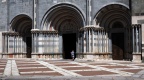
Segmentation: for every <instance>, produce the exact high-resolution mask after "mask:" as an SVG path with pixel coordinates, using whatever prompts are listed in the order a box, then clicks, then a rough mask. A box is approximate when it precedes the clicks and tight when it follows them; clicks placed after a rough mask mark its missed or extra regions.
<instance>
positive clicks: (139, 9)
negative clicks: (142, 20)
mask: <svg viewBox="0 0 144 80" xmlns="http://www.w3.org/2000/svg"><path fill="white" fill-rule="evenodd" d="M132 15H133V16H139V15H143V16H144V0H132Z"/></svg>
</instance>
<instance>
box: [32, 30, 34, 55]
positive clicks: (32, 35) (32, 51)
mask: <svg viewBox="0 0 144 80" xmlns="http://www.w3.org/2000/svg"><path fill="white" fill-rule="evenodd" d="M31 36H32V53H34V40H33V39H34V38H33V33H32V34H31Z"/></svg>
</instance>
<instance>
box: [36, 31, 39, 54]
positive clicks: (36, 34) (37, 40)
mask: <svg viewBox="0 0 144 80" xmlns="http://www.w3.org/2000/svg"><path fill="white" fill-rule="evenodd" d="M38 43H39V41H38V33H36V53H38Z"/></svg>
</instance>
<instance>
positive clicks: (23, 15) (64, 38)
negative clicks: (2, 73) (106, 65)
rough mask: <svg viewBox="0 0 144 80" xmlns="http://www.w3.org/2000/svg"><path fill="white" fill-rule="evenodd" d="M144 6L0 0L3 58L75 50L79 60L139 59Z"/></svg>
mask: <svg viewBox="0 0 144 80" xmlns="http://www.w3.org/2000/svg"><path fill="white" fill-rule="evenodd" d="M137 5H139V6H137ZM143 7H144V5H143V0H0V15H1V16H0V31H1V32H0V33H1V35H0V42H1V43H2V44H1V45H0V46H1V48H0V52H1V55H2V58H49V59H57V58H58V59H59V58H63V59H70V58H71V57H70V52H71V51H72V50H74V51H75V55H76V58H80V59H92V60H101V59H104V60H107V59H109V60H111V59H113V60H132V61H141V59H142V58H141V57H142V56H143V55H142V53H143V47H144V46H143V42H144V39H143V37H142V36H144V35H143V32H144V28H143V26H144V25H143V24H144V17H143V16H144V9H143ZM67 42H68V43H67Z"/></svg>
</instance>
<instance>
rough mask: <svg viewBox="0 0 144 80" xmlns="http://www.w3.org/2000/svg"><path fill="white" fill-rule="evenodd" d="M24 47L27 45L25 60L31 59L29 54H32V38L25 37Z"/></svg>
mask: <svg viewBox="0 0 144 80" xmlns="http://www.w3.org/2000/svg"><path fill="white" fill-rule="evenodd" d="M26 45H27V58H31V52H32V50H31V49H32V38H31V37H26Z"/></svg>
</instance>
